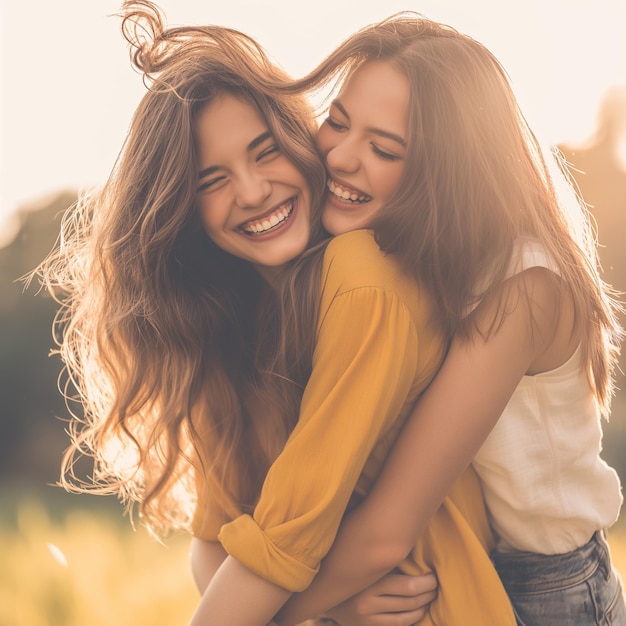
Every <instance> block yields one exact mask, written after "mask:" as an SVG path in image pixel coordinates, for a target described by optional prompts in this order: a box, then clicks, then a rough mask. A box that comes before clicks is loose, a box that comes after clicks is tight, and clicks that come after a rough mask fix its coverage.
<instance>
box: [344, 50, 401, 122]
mask: <svg viewBox="0 0 626 626" xmlns="http://www.w3.org/2000/svg"><path fill="white" fill-rule="evenodd" d="M409 94H410V88H409V81H408V80H407V78H406V77H405V76H404V74H403V73H402V72H401V71H400V70H398V69H396V68H395V67H394V66H393V65H392V64H391V63H389V62H388V61H367V62H366V63H364V64H363V65H361V66H359V67H358V68H357V69H356V70H355V71H354V72H353V73H352V74H350V76H349V77H348V78H347V80H346V82H345V83H344V85H343V87H342V89H341V91H340V92H339V97H338V100H339V101H340V102H341V104H342V105H343V106H344V107H345V108H346V110H347V111H348V114H349V115H350V117H351V118H352V117H364V118H365V117H367V118H371V119H372V120H378V122H377V123H375V124H374V121H372V124H374V125H376V126H379V125H380V124H384V125H385V127H387V126H391V127H393V128H396V129H397V130H403V129H404V128H406V124H407V116H408V106H409Z"/></svg>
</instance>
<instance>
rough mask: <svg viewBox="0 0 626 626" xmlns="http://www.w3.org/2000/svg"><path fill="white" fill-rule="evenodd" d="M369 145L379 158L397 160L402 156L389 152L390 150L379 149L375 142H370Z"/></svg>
mask: <svg viewBox="0 0 626 626" xmlns="http://www.w3.org/2000/svg"><path fill="white" fill-rule="evenodd" d="M370 145H371V146H372V152H374V154H376V155H378V156H379V157H380V158H381V159H385V160H387V161H399V160H400V159H401V158H402V157H400V156H398V155H397V154H391V152H385V151H384V150H381V149H380V148H379V147H378V146H377V145H376V144H375V143H371V144H370Z"/></svg>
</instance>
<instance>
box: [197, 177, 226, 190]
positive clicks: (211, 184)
mask: <svg viewBox="0 0 626 626" xmlns="http://www.w3.org/2000/svg"><path fill="white" fill-rule="evenodd" d="M225 180H226V176H217V177H216V178H211V179H210V180H207V181H205V182H203V183H202V184H201V185H198V188H197V189H196V193H200V192H201V191H206V190H207V189H209V190H211V191H213V190H214V189H217V188H218V187H219V186H220V183H221V182H223V181H225Z"/></svg>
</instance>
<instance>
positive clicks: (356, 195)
mask: <svg viewBox="0 0 626 626" xmlns="http://www.w3.org/2000/svg"><path fill="white" fill-rule="evenodd" d="M327 187H328V190H329V191H330V193H331V194H332V195H333V196H335V198H337V199H338V200H341V201H342V202H348V203H352V204H365V203H366V202H370V201H371V200H372V197H371V196H368V195H367V194H365V193H363V192H361V191H359V190H358V189H355V188H354V187H350V186H348V185H346V184H344V183H341V184H340V183H337V182H335V181H334V180H332V179H330V180H329V181H328V184H327Z"/></svg>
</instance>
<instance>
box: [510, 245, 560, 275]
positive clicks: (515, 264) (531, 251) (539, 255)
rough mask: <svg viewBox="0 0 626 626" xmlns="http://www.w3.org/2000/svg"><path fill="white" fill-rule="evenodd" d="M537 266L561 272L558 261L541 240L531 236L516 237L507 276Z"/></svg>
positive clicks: (556, 272) (557, 272)
mask: <svg viewBox="0 0 626 626" xmlns="http://www.w3.org/2000/svg"><path fill="white" fill-rule="evenodd" d="M535 267H542V268H545V269H548V270H550V271H551V272H554V273H555V274H559V273H560V272H559V267H558V265H557V263H556V261H555V260H554V258H553V257H552V255H551V254H550V252H548V250H547V249H546V247H545V246H544V245H543V244H542V243H541V242H540V241H538V240H537V239H533V238H531V237H520V238H518V239H516V240H515V242H514V244H513V250H512V252H511V259H510V261H509V267H508V270H507V273H506V277H507V278H510V277H512V276H515V275H516V274H521V273H522V272H524V271H526V270H529V269H532V268H535Z"/></svg>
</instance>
